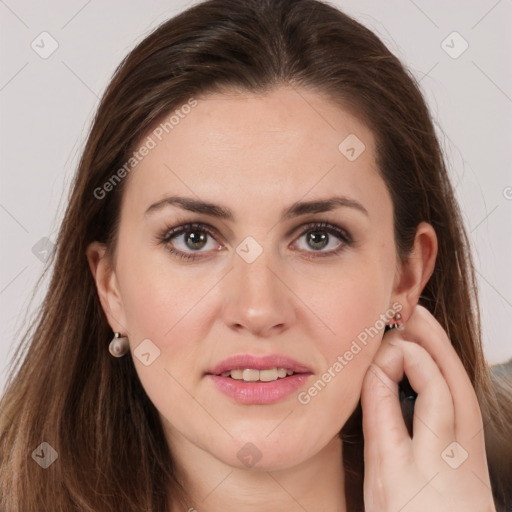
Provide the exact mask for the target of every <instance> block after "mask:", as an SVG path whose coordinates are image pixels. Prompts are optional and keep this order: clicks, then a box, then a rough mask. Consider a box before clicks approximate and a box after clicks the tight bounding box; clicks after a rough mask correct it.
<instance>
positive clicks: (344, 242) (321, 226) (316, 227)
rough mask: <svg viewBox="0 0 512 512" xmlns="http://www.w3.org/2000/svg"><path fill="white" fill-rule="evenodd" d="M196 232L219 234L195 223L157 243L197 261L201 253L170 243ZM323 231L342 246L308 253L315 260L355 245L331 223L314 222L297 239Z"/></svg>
mask: <svg viewBox="0 0 512 512" xmlns="http://www.w3.org/2000/svg"><path fill="white" fill-rule="evenodd" d="M194 230H197V231H202V232H204V233H207V234H208V235H210V236H211V237H212V238H214V239H215V236H216V234H217V233H216V230H215V229H213V228H212V227H211V226H209V225H208V224H203V223H196V222H194V223H188V224H182V225H181V226H176V227H168V228H166V229H165V230H164V231H163V232H162V234H160V235H158V236H157V241H158V243H159V244H163V245H165V246H166V249H167V250H168V251H169V252H170V253H171V254H172V255H173V256H176V257H178V258H181V259H183V260H188V261H190V260H195V259H197V258H201V257H202V256H200V255H198V254H195V252H197V253H199V252H201V251H193V252H190V253H188V252H183V251H180V250H177V249H175V248H173V247H172V246H171V245H169V242H170V241H171V240H172V239H173V238H175V237H177V236H179V235H182V234H183V233H187V232H190V231H194ZM322 230H323V231H326V232H327V233H329V234H330V235H331V234H332V235H334V236H336V237H337V238H339V239H340V240H341V244H340V245H339V246H338V247H337V248H336V249H332V250H330V251H306V252H308V253H313V254H314V256H312V257H313V258H325V257H331V256H336V255H338V254H339V253H341V252H342V251H343V250H345V248H346V247H350V246H351V245H352V244H353V243H354V241H353V240H352V237H351V236H350V234H349V233H348V232H347V231H346V230H344V229H342V228H340V227H338V226H336V225H334V224H330V223H329V222H312V223H309V224H306V225H304V226H303V230H302V232H301V233H300V235H299V236H298V237H297V239H299V238H301V237H302V236H304V235H305V234H307V233H309V232H312V231H322ZM307 257H308V258H310V257H311V256H307Z"/></svg>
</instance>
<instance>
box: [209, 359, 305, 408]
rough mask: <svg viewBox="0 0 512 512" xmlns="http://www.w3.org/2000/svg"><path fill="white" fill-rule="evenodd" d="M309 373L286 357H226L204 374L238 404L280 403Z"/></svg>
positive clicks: (302, 366) (302, 382) (301, 365)
mask: <svg viewBox="0 0 512 512" xmlns="http://www.w3.org/2000/svg"><path fill="white" fill-rule="evenodd" d="M312 374H313V372H312V371H311V370H310V369H309V368H308V367H307V366H305V365H303V364H301V363H298V362H297V361H295V360H293V359H291V358H288V357H286V356H279V355H269V356H263V357H261V356H252V355H248V354H242V355H238V356H233V357H230V358H228V359H226V360H224V361H223V362H222V363H220V364H219V365H217V366H216V367H214V368H213V369H212V370H211V371H209V372H207V373H206V375H207V376H208V377H209V378H210V379H211V381H212V382H213V384H215V386H216V388H217V389H218V390H220V391H221V392H222V393H223V394H225V395H227V396H229V397H230V398H232V399H233V400H235V401H236V402H238V403H242V404H256V405H264V404H271V403H275V402H277V401H280V400H282V399H284V398H286V397H288V396H289V395H290V394H292V393H293V392H294V391H296V390H297V389H298V388H299V387H300V386H302V385H303V384H304V382H305V381H306V380H307V378H308V377H309V376H310V375H312Z"/></svg>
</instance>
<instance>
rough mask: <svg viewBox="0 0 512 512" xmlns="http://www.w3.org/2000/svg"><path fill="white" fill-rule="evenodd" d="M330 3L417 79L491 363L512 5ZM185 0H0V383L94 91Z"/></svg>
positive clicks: (420, 0) (510, 279) (502, 352)
mask: <svg viewBox="0 0 512 512" xmlns="http://www.w3.org/2000/svg"><path fill="white" fill-rule="evenodd" d="M241 1H243V0H241ZM331 3H333V4H334V5H337V6H339V7H341V8H342V9H343V10H345V12H347V13H348V14H351V15H353V16H354V17H355V18H356V19H358V20H359V21H360V22H362V23H363V24H364V25H366V26H368V27H369V28H371V29H373V30H374V31H375V32H377V34H378V35H379V36H380V37H381V38H382V39H383V40H384V42H385V43H386V44H387V45H388V47H389V48H390V49H391V51H393V52H394V53H395V54H396V55H397V56H398V57H399V58H400V59H402V61H403V62H404V63H405V64H406V65H407V66H408V67H409V69H410V70H411V71H412V73H413V74H414V75H415V76H416V77H418V79H420V80H421V86H422V89H423V92H424V94H425V96H426V98H427V101H428V103H429V105H430V108H431V111H432V113H433V116H434V118H435V120H436V124H437V127H438V131H439V134H440V137H441V141H442V144H443V147H444V148H445V151H446V155H447V159H448V163H449V167H450V170H451V173H452V177H453V182H454V184H455V185H456V192H457V197H458V199H459V201H460V204H461V207H462V209H463V212H464V216H465V221H466V225H467V227H468V232H469V233H470V239H471V243H472V245H473V249H474V254H475V260H476V269H477V277H478V285H479V292H480V297H481V309H482V320H483V326H484V344H485V352H486V354H487V357H488V360H489V362H490V363H498V362H503V361H505V360H507V359H509V358H510V357H511V356H512V344H511V336H510V319H511V318H512V270H511V268H510V263H511V262H512V241H511V232H512V230H511V221H512V173H511V166H510V162H511V159H512V138H511V137H510V134H511V132H512V130H511V128H512V126H511V125H512V65H511V58H510V55H511V50H512V36H511V33H512V31H511V30H510V28H511V21H512V0H499V1H496V0H479V1H477V0H471V1H467V0H464V1H463V0H458V1H451V2H446V1H442V0H436V1H426V0H414V1H413V0H394V1H380V0H366V1H365V0H350V1H339V0H338V1H332V2H331ZM188 5H191V2H184V1H177V0H167V1H163V0H152V1H149V2H148V1H146V2H142V1H134V2H130V3H127V2H122V1H121V0H115V1H108V2H105V1H103V2H100V1H99V0H89V1H86V0H72V1H70V0H66V1H64V0H46V1H45V2H36V1H35V0H30V1H23V2H22V1H19V0H5V1H2V0H0V38H1V41H0V48H1V50H0V51H1V69H0V112H1V115H0V144H1V152H0V155H1V156H0V164H1V175H0V176H1V177H0V186H1V188H0V236H1V248H0V304H1V306H0V307H1V313H0V328H1V337H0V390H1V389H2V386H3V384H4V382H5V379H6V368H7V361H8V359H9V358H10V357H11V356H12V354H13V351H14V348H15V347H16V346H17V344H18V343H19V339H20V330H23V328H24V327H25V325H26V322H27V312H28V314H30V312H33V311H34V310H36V309H37V307H38V303H39V301H40V300H41V298H42V296H43V294H42V293H41V292H40V293H38V294H37V295H35V297H34V299H33V300H32V302H30V298H31V296H32V292H33V289H34V286H35V283H36V281H37V279H38V278H39V276H40V274H41V271H42V269H43V260H44V257H45V254H46V253H45V250H46V249H47V248H48V247H49V244H51V241H52V240H55V235H56V231H57V227H58V223H59V220H60V218H61V215H62V212H63V209H64V206H65V202H66V199H67V193H68V188H69V184H70V181H71V178H72V175H73V173H74V170H75V169H76V165H77V161H78V158H79V156H80V151H81V149H82V147H83V144H84V140H85V137H86V135H87V131H88V129H89V126H90V123H91V120H92V116H93V114H94V111H95V109H96V106H97V104H98V100H99V97H100V96H101V94H102V92H103V90H104V88H105V87H106V85H107V83H108V81H109V79H110V77H111V75H112V73H113V71H114V69H115V68H116V66H117V65H118V64H119V62H120V61H121V59H122V58H123V57H124V56H125V55H126V53H127V52H128V51H129V50H130V49H131V48H133V46H134V45H135V44H136V43H137V42H139V41H140V40H141V39H142V38H143V37H144V36H145V35H147V34H148V33H149V32H150V31H151V30H152V29H153V28H155V27H156V26H157V25H158V24H159V23H161V22H162V21H164V20H166V19H167V18H169V17H171V16H173V15H174V14H176V13H178V12H179V11H181V10H183V9H184V8H185V7H186V6H188ZM44 31H46V32H48V33H49V34H50V35H51V38H53V39H54V40H55V41H56V42H57V43H58V48H57V49H56V51H55V52H54V53H53V54H52V55H50V56H48V57H47V58H42V57H41V56H40V53H44V52H45V51H46V52H48V51H49V50H50V49H51V44H57V43H52V40H51V39H50V38H49V36H41V35H40V34H41V33H42V32H44ZM454 31H456V32H458V33H459V34H460V36H461V37H462V38H463V39H461V38H460V37H459V36H457V35H455V36H450V34H452V32H454ZM448 36H450V37H448ZM443 41H445V42H444V43H443ZM464 41H466V42H467V44H468V45H469V46H468V48H467V50H466V51H465V52H464V53H462V54H461V55H457V54H458V53H460V51H461V50H462V49H463V48H464V45H465V43H464ZM32 44H33V45H34V47H35V48H36V49H37V51H38V52H39V53H37V52H36V51H35V49H33V48H32V46H31V45H32ZM445 50H446V51H445ZM447 51H448V52H450V53H451V54H452V56H450V55H449V54H448V53H447ZM453 56H457V58H453ZM47 240H50V242H48V241H47ZM43 291H44V289H43ZM62 314H63V315H65V314H66V306H65V305H63V306H62Z"/></svg>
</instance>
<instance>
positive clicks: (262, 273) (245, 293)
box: [222, 251, 295, 337]
mask: <svg viewBox="0 0 512 512" xmlns="http://www.w3.org/2000/svg"><path fill="white" fill-rule="evenodd" d="M223 281H224V282H223V286H225V290H224V293H223V296H224V297H225V300H224V304H223V310H222V317H223V321H224V322H225V324H226V325H227V326H228V327H229V328H230V329H233V330H235V331H238V332H243V331H248V332H249V333H251V334H253V335H257V336H259V337H269V336H272V335H275V334H278V333H280V332H283V331H285V330H286V329H288V328H289V327H290V326H291V325H292V323H293V321H294V320H295V308H294V295H293V293H292V291H291V288H290V283H287V282H286V278H285V276H284V275H283V272H282V269H280V267H279V264H278V262H277V260H276V259H273V258H271V257H270V256H269V254H268V253H267V252H266V251H263V253H262V254H261V255H260V256H259V257H258V258H257V259H256V260H255V261H253V262H252V263H247V262H246V261H245V260H244V259H243V258H241V257H239V256H238V254H235V255H234V268H233V270H232V271H231V272H230V273H229V274H228V276H226V279H224V280H223Z"/></svg>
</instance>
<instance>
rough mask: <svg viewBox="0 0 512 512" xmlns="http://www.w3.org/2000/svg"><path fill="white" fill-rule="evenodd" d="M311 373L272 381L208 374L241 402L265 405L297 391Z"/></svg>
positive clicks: (216, 383) (220, 386) (224, 391)
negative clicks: (249, 380) (238, 378)
mask: <svg viewBox="0 0 512 512" xmlns="http://www.w3.org/2000/svg"><path fill="white" fill-rule="evenodd" d="M310 375H311V373H296V374H294V375H289V376H288V377H285V378H284V379H277V380H273V381H271V382H244V381H243V380H237V379H232V378H231V377H221V376H220V375H208V377H210V379H212V381H213V383H214V384H215V385H216V386H217V388H218V389H219V390H220V391H222V392H223V393H224V394H225V395H227V396H229V397H231V398H233V400H235V401H236V402H239V403H241V404H254V405H265V404H273V403H275V402H279V400H283V399H284V398H286V397H287V396H289V395H291V394H292V393H293V392H294V391H297V389H299V388H300V387H301V386H302V385H303V384H304V382H305V381H306V380H307V378H308V377H309V376H310Z"/></svg>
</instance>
